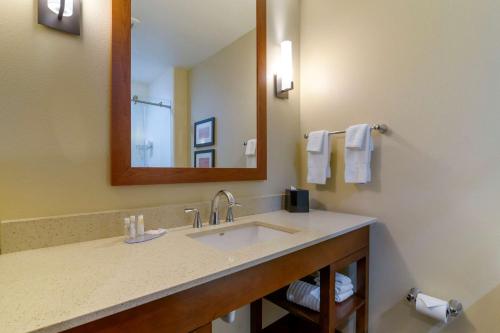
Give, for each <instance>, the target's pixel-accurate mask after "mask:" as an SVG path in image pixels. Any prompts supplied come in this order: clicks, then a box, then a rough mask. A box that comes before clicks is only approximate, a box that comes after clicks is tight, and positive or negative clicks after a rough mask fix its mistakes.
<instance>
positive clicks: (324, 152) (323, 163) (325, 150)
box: [307, 131, 331, 184]
mask: <svg viewBox="0 0 500 333" xmlns="http://www.w3.org/2000/svg"><path fill="white" fill-rule="evenodd" d="M318 146H319V147H321V148H318ZM318 149H319V150H318ZM330 177H331V169H330V140H329V137H328V131H316V132H311V133H309V141H308V143H307V182H308V183H310V184H326V179H327V178H330Z"/></svg>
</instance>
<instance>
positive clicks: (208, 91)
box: [189, 30, 257, 168]
mask: <svg viewBox="0 0 500 333" xmlns="http://www.w3.org/2000/svg"><path fill="white" fill-rule="evenodd" d="M256 41H257V36H256V30H252V31H250V32H248V33H246V34H245V35H243V36H242V37H240V38H239V39H237V40H236V41H234V42H233V43H231V44H230V45H228V46H226V47H225V48H224V49H222V50H220V51H219V52H217V53H216V54H214V55H213V56H211V57H210V58H208V59H206V60H204V61H203V62H202V63H200V64H198V65H196V66H194V67H193V68H192V69H191V71H190V76H189V82H190V93H191V138H194V136H193V132H194V123H195V122H197V121H200V120H203V119H207V118H209V117H215V122H216V124H215V148H216V155H215V161H216V166H217V167H224V168H245V167H246V159H245V154H244V153H245V147H244V146H243V143H244V142H246V141H247V140H249V139H254V138H255V137H256V134H257V116H256V113H255V110H256V109H257V93H256V90H255V86H256V85H257V77H256V75H255V73H256V72H257V60H256V58H255V54H256V52H257V51H256ZM209 148H211V147H209ZM203 149H206V148H200V150H203ZM193 151H194V150H193Z"/></svg>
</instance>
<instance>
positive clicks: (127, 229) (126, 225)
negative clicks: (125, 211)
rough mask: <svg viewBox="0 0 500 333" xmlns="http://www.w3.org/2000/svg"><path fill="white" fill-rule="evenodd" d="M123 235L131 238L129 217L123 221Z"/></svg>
mask: <svg viewBox="0 0 500 333" xmlns="http://www.w3.org/2000/svg"><path fill="white" fill-rule="evenodd" d="M123 235H124V236H125V237H126V238H129V237H130V218H128V217H126V218H124V219H123Z"/></svg>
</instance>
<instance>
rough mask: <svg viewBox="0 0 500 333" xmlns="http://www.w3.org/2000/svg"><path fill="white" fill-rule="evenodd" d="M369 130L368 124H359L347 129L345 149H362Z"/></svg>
mask: <svg viewBox="0 0 500 333" xmlns="http://www.w3.org/2000/svg"><path fill="white" fill-rule="evenodd" d="M369 129H370V126H369V125H368V124H360V125H354V126H351V127H349V129H348V130H347V131H346V133H345V147H346V148H357V149H362V148H363V145H364V143H365V137H366V134H367V133H368V132H369Z"/></svg>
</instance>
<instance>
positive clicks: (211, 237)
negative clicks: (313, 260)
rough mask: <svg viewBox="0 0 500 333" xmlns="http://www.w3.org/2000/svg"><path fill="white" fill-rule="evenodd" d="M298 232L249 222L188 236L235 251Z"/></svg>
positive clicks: (222, 248) (213, 245)
mask: <svg viewBox="0 0 500 333" xmlns="http://www.w3.org/2000/svg"><path fill="white" fill-rule="evenodd" d="M296 232H298V230H295V229H289V228H285V227H282V226H277V225H273V224H268V223H262V222H249V223H244V224H237V225H232V226H228V227H225V228H220V229H217V230H209V231H205V232H199V233H194V234H189V235H188V236H189V237H191V238H193V239H195V240H197V241H199V242H201V243H203V244H206V245H209V246H211V247H214V248H216V249H219V250H223V251H234V250H238V249H241V248H244V247H247V246H251V245H254V244H257V243H260V242H265V241H270V240H274V239H278V238H283V237H287V236H290V235H291V234H294V233H296Z"/></svg>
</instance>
